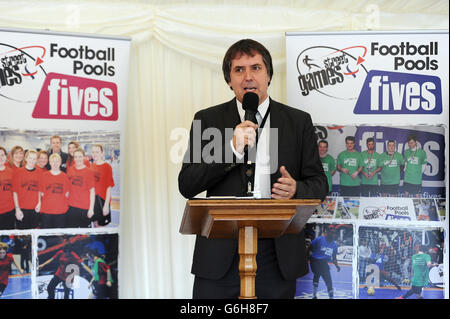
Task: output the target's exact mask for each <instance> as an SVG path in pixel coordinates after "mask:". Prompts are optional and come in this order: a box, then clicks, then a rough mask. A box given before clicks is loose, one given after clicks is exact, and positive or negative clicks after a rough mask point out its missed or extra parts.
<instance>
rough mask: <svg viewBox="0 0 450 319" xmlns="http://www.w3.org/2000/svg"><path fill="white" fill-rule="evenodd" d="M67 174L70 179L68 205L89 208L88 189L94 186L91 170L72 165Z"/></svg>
mask: <svg viewBox="0 0 450 319" xmlns="http://www.w3.org/2000/svg"><path fill="white" fill-rule="evenodd" d="M67 175H68V176H69V181H70V189H69V206H72V207H77V208H81V209H89V200H90V197H89V196H90V195H89V191H90V189H91V188H93V187H95V182H94V173H93V171H92V170H91V169H90V168H87V167H85V168H82V169H76V168H75V167H72V168H70V169H69V170H68V172H67Z"/></svg>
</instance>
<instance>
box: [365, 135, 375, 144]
mask: <svg viewBox="0 0 450 319" xmlns="http://www.w3.org/2000/svg"><path fill="white" fill-rule="evenodd" d="M370 142H373V143H375V139H374V138H373V137H369V138H367V140H366V145H367V144H369V143H370Z"/></svg>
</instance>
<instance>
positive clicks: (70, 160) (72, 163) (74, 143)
mask: <svg viewBox="0 0 450 319" xmlns="http://www.w3.org/2000/svg"><path fill="white" fill-rule="evenodd" d="M79 147H80V144H78V142H77V141H70V142H69V144H68V145H67V154H68V157H67V169H69V168H70V167H74V166H75V161H74V160H73V152H74V151H75V150H76V149H78V148H79ZM83 163H84V165H86V166H87V167H90V166H91V162H89V160H88V159H87V158H86V157H85V158H84V159H83Z"/></svg>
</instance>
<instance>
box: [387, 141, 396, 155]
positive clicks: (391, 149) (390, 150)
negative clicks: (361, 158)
mask: <svg viewBox="0 0 450 319" xmlns="http://www.w3.org/2000/svg"><path fill="white" fill-rule="evenodd" d="M387 149H388V151H389V153H393V152H394V151H395V143H393V142H389V143H388V145H387Z"/></svg>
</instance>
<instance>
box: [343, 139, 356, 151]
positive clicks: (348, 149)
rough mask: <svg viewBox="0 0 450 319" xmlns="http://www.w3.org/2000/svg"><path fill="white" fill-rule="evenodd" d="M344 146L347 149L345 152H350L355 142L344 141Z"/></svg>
mask: <svg viewBox="0 0 450 319" xmlns="http://www.w3.org/2000/svg"><path fill="white" fill-rule="evenodd" d="M345 146H346V147H347V151H349V152H352V151H353V150H354V149H355V142H354V141H352V140H347V141H345Z"/></svg>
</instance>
